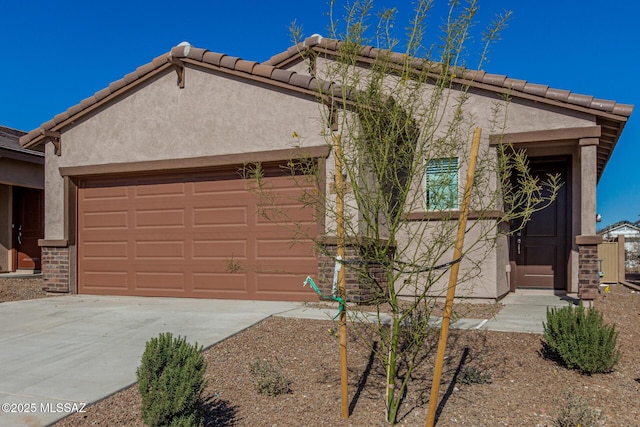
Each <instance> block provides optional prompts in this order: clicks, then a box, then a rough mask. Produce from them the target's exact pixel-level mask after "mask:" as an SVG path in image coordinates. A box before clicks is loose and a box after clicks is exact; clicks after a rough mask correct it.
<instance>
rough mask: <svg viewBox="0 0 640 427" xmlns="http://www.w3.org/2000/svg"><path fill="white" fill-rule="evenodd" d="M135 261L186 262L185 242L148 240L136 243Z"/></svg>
mask: <svg viewBox="0 0 640 427" xmlns="http://www.w3.org/2000/svg"><path fill="white" fill-rule="evenodd" d="M135 259H136V261H138V260H143V261H144V260H147V261H148V260H153V261H167V260H171V261H184V259H185V242H184V241H183V240H173V241H172V240H148V241H140V240H138V241H136V242H135Z"/></svg>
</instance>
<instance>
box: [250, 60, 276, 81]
mask: <svg viewBox="0 0 640 427" xmlns="http://www.w3.org/2000/svg"><path fill="white" fill-rule="evenodd" d="M276 69H277V68H276V67H274V66H272V65H265V64H258V65H256V66H255V67H253V74H255V75H256V76H260V77H266V78H268V79H270V78H271V74H272V73H273V70H276Z"/></svg>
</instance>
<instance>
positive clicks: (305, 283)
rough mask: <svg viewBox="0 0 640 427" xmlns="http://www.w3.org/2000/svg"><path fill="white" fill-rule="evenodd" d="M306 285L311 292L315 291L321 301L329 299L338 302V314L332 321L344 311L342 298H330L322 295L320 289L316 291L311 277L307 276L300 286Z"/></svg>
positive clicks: (316, 286) (316, 288)
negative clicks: (309, 287) (311, 289)
mask: <svg viewBox="0 0 640 427" xmlns="http://www.w3.org/2000/svg"><path fill="white" fill-rule="evenodd" d="M307 284H310V285H311V287H312V288H313V290H314V291H316V293H317V294H318V295H320V298H321V299H330V300H333V301H337V302H338V304H339V306H338V314H336V315H335V317H334V318H333V320H336V319H337V318H338V316H340V313H342V311H343V310H344V306H345V302H344V298H342V297H335V296H333V295H331V296H327V295H323V294H322V292H321V291H320V289H318V285H316V282H314V281H313V279H312V278H311V276H307V278H306V280H305V281H304V283H303V284H302V286H306V285H307Z"/></svg>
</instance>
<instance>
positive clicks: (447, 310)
mask: <svg viewBox="0 0 640 427" xmlns="http://www.w3.org/2000/svg"><path fill="white" fill-rule="evenodd" d="M481 133H482V129H480V128H476V130H475V131H474V132H473V142H472V144H471V157H470V158H469V169H468V170H467V182H466V183H465V186H464V197H463V199H462V210H461V211H460V219H459V221H458V234H457V236H456V243H455V248H454V251H453V259H454V261H455V260H458V259H459V258H460V257H461V256H462V245H463V244H464V232H465V230H466V228H467V217H468V216H469V204H470V202H471V189H472V187H473V177H474V175H475V172H476V160H477V158H478V150H479V148H480V135H481ZM459 269H460V262H456V263H455V264H453V266H452V267H451V271H450V273H449V287H448V288H447V301H446V303H445V306H444V315H443V316H442V328H441V329H440V341H439V342H438V354H437V355H436V365H435V368H434V372H433V382H432V383H431V398H430V399H429V412H428V413H427V424H426V425H427V427H433V426H434V424H435V420H436V410H437V407H438V392H439V391H440V377H441V376H442V366H443V364H444V352H445V350H446V348H447V338H448V336H449V323H450V322H451V311H452V309H453V298H454V296H455V293H456V282H457V281H458V270H459Z"/></svg>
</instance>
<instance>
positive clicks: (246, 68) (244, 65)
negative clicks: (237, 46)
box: [236, 59, 258, 74]
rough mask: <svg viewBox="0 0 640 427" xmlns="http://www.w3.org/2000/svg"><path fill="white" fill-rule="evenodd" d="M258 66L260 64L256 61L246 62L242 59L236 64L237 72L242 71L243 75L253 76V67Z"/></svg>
mask: <svg viewBox="0 0 640 427" xmlns="http://www.w3.org/2000/svg"><path fill="white" fill-rule="evenodd" d="M256 65H258V63H257V62H255V61H245V60H244V59H241V60H239V61H238V62H236V70H238V71H242V72H243V73H249V74H252V73H253V67H255V66H256Z"/></svg>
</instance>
